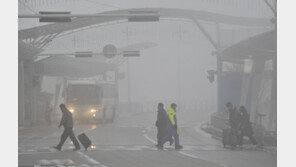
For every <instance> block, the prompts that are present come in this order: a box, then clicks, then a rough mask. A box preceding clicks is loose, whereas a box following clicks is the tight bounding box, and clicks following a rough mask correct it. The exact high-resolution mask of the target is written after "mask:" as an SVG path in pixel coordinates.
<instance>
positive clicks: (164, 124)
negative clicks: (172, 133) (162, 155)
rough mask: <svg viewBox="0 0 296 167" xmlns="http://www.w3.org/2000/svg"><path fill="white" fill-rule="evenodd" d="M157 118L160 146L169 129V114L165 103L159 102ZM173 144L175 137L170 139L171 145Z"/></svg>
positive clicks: (156, 124)
mask: <svg viewBox="0 0 296 167" xmlns="http://www.w3.org/2000/svg"><path fill="white" fill-rule="evenodd" d="M157 109H158V110H157V120H156V122H155V126H156V127H157V145H156V146H160V144H161V143H160V142H161V139H162V138H163V137H164V136H165V135H166V133H167V129H168V116H167V112H166V111H165V109H164V105H163V103H158V106H157ZM172 144H173V138H171V139H170V145H172Z"/></svg>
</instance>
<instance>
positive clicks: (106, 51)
mask: <svg viewBox="0 0 296 167" xmlns="http://www.w3.org/2000/svg"><path fill="white" fill-rule="evenodd" d="M116 54H117V49H116V47H115V46H114V45H112V44H108V45H106V46H104V48H103V55H104V56H105V57H106V58H109V59H110V58H113V57H115V55H116Z"/></svg>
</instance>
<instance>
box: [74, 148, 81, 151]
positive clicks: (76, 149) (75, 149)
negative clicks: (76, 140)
mask: <svg viewBox="0 0 296 167" xmlns="http://www.w3.org/2000/svg"><path fill="white" fill-rule="evenodd" d="M78 150H80V148H74V149H73V150H72V151H78Z"/></svg>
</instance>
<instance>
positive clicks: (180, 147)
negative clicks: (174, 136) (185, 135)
mask: <svg viewBox="0 0 296 167" xmlns="http://www.w3.org/2000/svg"><path fill="white" fill-rule="evenodd" d="M182 148H183V146H181V145H178V146H175V149H176V150H180V149H182Z"/></svg>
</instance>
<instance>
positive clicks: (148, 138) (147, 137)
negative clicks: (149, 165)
mask: <svg viewBox="0 0 296 167" xmlns="http://www.w3.org/2000/svg"><path fill="white" fill-rule="evenodd" d="M143 136H144V137H145V138H146V139H147V140H149V141H150V142H152V143H154V144H156V141H155V140H153V139H151V138H150V137H149V136H148V135H147V134H143Z"/></svg>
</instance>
